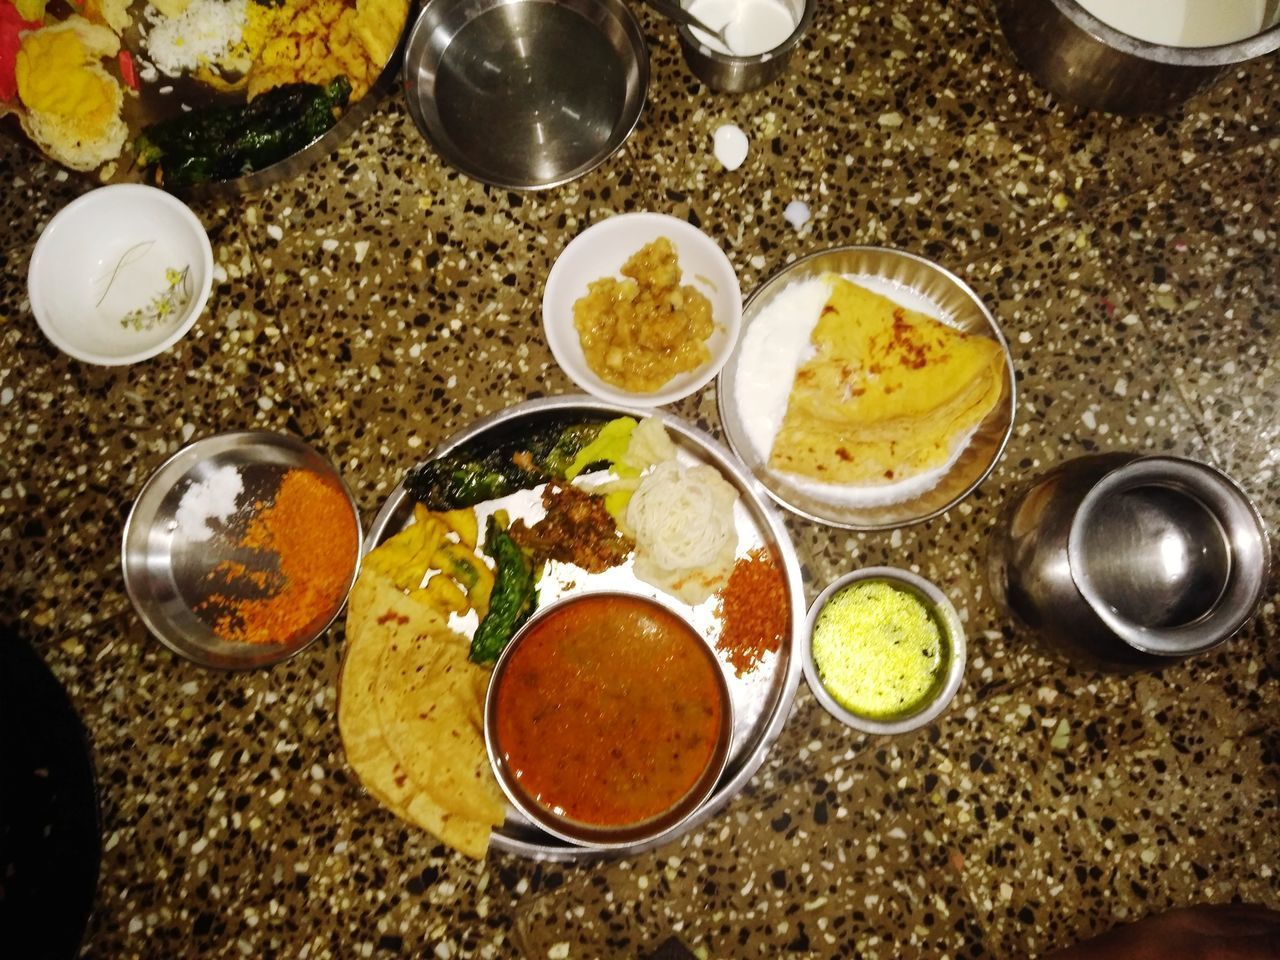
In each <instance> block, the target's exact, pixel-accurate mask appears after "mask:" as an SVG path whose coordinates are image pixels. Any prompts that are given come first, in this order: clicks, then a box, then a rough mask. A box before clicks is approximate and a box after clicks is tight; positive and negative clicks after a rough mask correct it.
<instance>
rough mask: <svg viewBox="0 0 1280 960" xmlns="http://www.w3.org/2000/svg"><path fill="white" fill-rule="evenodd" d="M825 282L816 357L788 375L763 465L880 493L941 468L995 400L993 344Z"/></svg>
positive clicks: (999, 360) (841, 283) (996, 354)
mask: <svg viewBox="0 0 1280 960" xmlns="http://www.w3.org/2000/svg"><path fill="white" fill-rule="evenodd" d="M826 279H827V281H828V283H829V284H830V287H831V295H830V298H829V299H828V300H827V303H826V305H825V306H824V307H823V310H822V315H821V316H820V317H819V319H818V322H817V324H816V326H815V327H814V330H813V333H812V336H811V342H812V344H813V347H814V351H815V352H814V354H813V356H812V357H811V358H809V359H808V360H806V361H805V362H804V363H802V364H801V365H800V367H799V369H798V370H797V371H796V376H795V383H794V385H793V386H792V388H791V394H790V398H789V400H788V404H787V412H786V415H785V416H784V417H783V421H782V426H781V428H780V430H779V431H778V435H777V437H776V438H775V439H774V442H773V447H772V450H771V451H770V456H769V466H770V468H771V469H773V470H778V471H782V472H785V473H792V474H797V475H799V476H801V477H806V478H809V479H813V480H818V481H821V482H823V483H833V484H845V485H856V486H881V485H886V484H892V483H898V482H900V481H902V480H905V479H908V478H910V477H913V476H916V475H917V474H920V473H923V472H926V471H929V470H932V469H936V468H938V467H942V466H944V465H945V464H946V463H947V462H948V461H949V460H950V459H951V458H952V457H953V456H954V454H955V453H956V451H957V450H958V448H959V447H960V446H961V445H962V444H963V443H964V442H966V441H967V439H968V438H969V437H970V436H972V434H973V431H974V430H975V428H977V426H978V425H979V424H980V423H981V422H982V421H983V419H984V418H985V417H986V416H987V414H988V413H990V412H991V410H992V409H993V408H994V407H995V405H996V403H997V402H998V401H999V400H1000V396H1001V394H1002V392H1003V390H1004V361H1003V357H1002V354H1001V350H1000V346H999V344H997V343H996V342H995V341H994V340H991V339H989V338H986V337H982V336H975V335H970V334H966V333H964V332H962V331H960V330H956V329H954V328H952V327H949V326H947V325H946V324H944V323H941V322H939V321H938V320H935V319H934V318H933V317H930V316H927V315H925V314H923V313H919V312H917V311H914V310H910V309H907V308H906V307H904V306H902V305H901V304H898V303H896V302H895V301H893V300H891V299H889V298H888V297H884V296H881V295H880V294H877V293H874V292H872V291H870V290H867V289H865V288H863V287H860V286H858V285H857V284H855V283H853V282H851V281H849V280H847V279H845V278H844V277H838V276H831V277H828V278H826Z"/></svg>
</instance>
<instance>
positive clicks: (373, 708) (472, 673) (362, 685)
mask: <svg viewBox="0 0 1280 960" xmlns="http://www.w3.org/2000/svg"><path fill="white" fill-rule="evenodd" d="M466 656H467V643H466V641H465V640H464V639H463V638H462V637H460V636H458V635H457V634H455V633H454V632H453V631H452V630H450V629H449V627H448V623H447V622H446V621H445V619H444V618H443V617H442V616H441V615H440V614H439V613H438V612H437V611H435V610H434V609H432V608H431V607H429V606H426V605H425V604H423V603H421V602H420V601H417V600H413V599H411V598H410V597H408V596H406V595H405V594H404V593H403V591H401V590H400V589H399V588H398V587H397V586H396V585H395V583H394V581H392V580H391V579H390V578H389V577H387V576H386V575H385V574H382V573H379V572H377V571H375V570H370V569H366V570H363V571H361V574H360V576H359V578H358V579H357V581H356V585H355V587H354V589H353V590H352V592H351V596H350V599H349V601H348V607H347V650H346V658H345V660H344V661H343V667H342V679H341V684H340V688H339V695H338V728H339V730H340V732H341V734H342V743H343V747H344V749H345V750H346V754H347V760H348V762H349V763H350V764H351V767H352V769H353V770H355V772H356V774H357V775H358V776H359V777H360V780H361V782H362V783H364V785H365V787H366V788H367V789H368V790H369V792H370V793H372V794H373V795H374V796H375V797H377V798H378V800H379V801H380V802H382V803H383V804H385V805H386V806H387V807H388V808H389V809H390V810H391V811H392V812H394V813H395V814H396V815H397V816H399V817H401V818H402V819H404V820H406V821H408V822H410V823H413V824H415V825H417V826H420V827H422V828H423V829H425V830H427V831H428V832H430V833H431V834H432V835H434V836H436V837H437V838H439V839H440V840H441V841H442V842H444V843H445V844H447V845H448V846H451V847H453V848H454V849H456V850H459V851H461V852H462V853H465V854H467V855H468V856H471V857H475V858H477V859H479V858H482V857H484V855H485V852H486V850H487V849H488V843H489V835H490V833H491V831H492V828H493V827H494V826H497V825H498V824H500V823H502V821H503V819H504V817H505V806H504V805H503V804H502V802H501V792H500V791H499V789H498V785H497V783H496V781H494V779H493V774H492V772H491V771H490V769H489V764H488V759H487V756H486V754H485V750H484V741H483V736H481V737H480V739H479V744H478V754H477V752H476V749H477V743H476V740H475V738H474V735H473V731H474V729H475V728H476V726H477V724H480V723H481V722H482V719H481V718H482V714H481V709H482V704H483V699H484V690H485V687H486V685H487V683H488V673H487V671H485V670H484V669H483V668H481V667H477V666H475V665H474V664H471V663H469V662H468V661H467V659H466ZM386 661H389V662H391V663H392V664H394V665H395V666H393V667H392V668H391V669H392V670H394V669H397V668H406V669H408V670H409V671H410V672H411V673H412V674H414V676H415V678H419V677H420V678H422V679H420V680H418V681H417V682H414V683H407V682H400V681H397V682H396V683H393V684H384V683H383V669H384V662H386ZM410 687H411V688H412V689H413V690H414V691H415V695H416V696H417V697H419V698H426V697H434V698H437V701H436V703H435V706H434V708H433V709H431V710H430V711H424V712H429V713H430V714H431V716H432V720H431V721H430V722H429V723H412V722H409V723H406V724H397V729H396V733H395V736H396V737H398V738H399V739H398V740H397V742H396V744H395V749H393V747H392V740H391V739H390V737H389V734H388V732H387V730H386V729H385V728H384V726H383V718H384V717H396V716H398V715H399V714H402V713H405V712H406V711H408V710H412V709H421V703H422V700H421V699H420V700H418V701H416V702H417V703H418V706H417V707H415V706H413V705H411V704H409V703H407V702H406V701H405V700H404V699H402V697H403V696H405V695H406V691H407V689H408V688H410ZM454 733H457V734H458V736H454ZM406 756H412V757H415V758H418V757H421V758H429V759H415V761H414V763H413V768H414V770H415V771H416V772H417V774H418V776H420V777H422V778H424V779H421V780H420V779H417V778H415V776H414V775H413V771H411V770H410V769H409V768H408V767H407V766H406V765H405V764H404V763H403V762H402V759H403V758H404V757H406ZM464 776H469V777H470V778H471V779H472V780H484V781H485V782H486V783H487V788H483V787H475V788H474V791H473V793H466V792H464V791H460V790H458V789H456V788H455V786H454V784H455V782H456V781H458V780H459V779H460V778H462V777H464ZM437 781H438V782H437ZM490 790H491V791H492V792H491V793H490V792H488V791H490ZM473 795H474V796H482V797H484V798H485V800H486V802H484V803H479V804H477V805H474V806H473V805H471V802H470V801H471V798H472V796H473ZM495 798H496V799H495ZM488 801H493V802H488Z"/></svg>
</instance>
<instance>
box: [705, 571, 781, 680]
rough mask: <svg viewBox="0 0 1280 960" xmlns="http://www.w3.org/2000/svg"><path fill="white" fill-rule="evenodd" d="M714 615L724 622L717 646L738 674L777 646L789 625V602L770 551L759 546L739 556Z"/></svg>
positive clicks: (721, 592) (751, 666) (779, 572)
mask: <svg viewBox="0 0 1280 960" xmlns="http://www.w3.org/2000/svg"><path fill="white" fill-rule="evenodd" d="M716 616H717V617H719V618H720V620H721V621H722V623H723V626H722V627H721V629H720V637H719V639H717V640H716V649H717V650H719V651H720V652H721V653H723V654H725V656H727V657H728V658H729V662H730V663H731V664H733V668H734V672H735V673H736V674H737V675H738V676H742V675H743V674H744V673H747V672H748V671H750V670H753V669H754V668H755V666H756V664H758V663H759V662H760V660H761V658H762V657H763V656H764V655H765V653H767V652H770V651H773V650H777V649H778V647H779V645H780V644H781V643H782V638H783V637H784V636H785V635H786V633H787V630H788V628H789V626H790V622H791V605H790V603H788V602H787V585H786V582H785V581H784V580H783V578H782V570H781V569H780V568H779V567H778V564H777V561H776V560H775V558H774V556H773V552H772V551H770V550H766V549H765V548H763V547H761V548H757V549H755V550H752V551H750V552H749V553H748V554H747V555H746V556H745V557H739V558H738V562H737V563H735V564H734V566H733V572H732V573H731V574H729V582H728V583H727V584H726V585H725V587H724V589H723V590H721V591H720V602H719V603H718V604H717V605H716Z"/></svg>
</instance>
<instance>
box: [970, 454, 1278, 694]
mask: <svg viewBox="0 0 1280 960" xmlns="http://www.w3.org/2000/svg"><path fill="white" fill-rule="evenodd" d="M990 549H991V553H990V558H989V559H990V572H991V586H992V590H993V592H994V593H995V595H996V598H997V600H998V601H999V602H1001V603H1002V604H1003V605H1004V606H1005V607H1007V608H1008V609H1009V610H1011V611H1012V612H1013V613H1014V614H1015V615H1016V616H1017V617H1018V619H1019V620H1021V621H1022V622H1023V623H1024V624H1026V625H1027V626H1029V627H1030V628H1031V629H1033V630H1034V631H1035V632H1036V633H1038V634H1039V635H1040V636H1041V637H1042V638H1044V639H1045V640H1046V641H1047V642H1049V643H1050V644H1051V645H1052V646H1054V647H1056V648H1057V649H1059V650H1061V651H1062V652H1064V653H1066V654H1067V655H1069V656H1071V657H1072V658H1075V659H1077V660H1080V661H1082V662H1083V663H1085V664H1086V665H1088V666H1093V667H1102V668H1104V669H1107V668H1110V669H1120V670H1123V669H1137V668H1143V667H1146V668H1159V667H1162V666H1165V665H1167V664H1170V663H1174V662H1176V661H1178V660H1181V659H1184V658H1186V657H1190V656H1193V655H1195V654H1198V653H1202V652H1204V651H1206V650H1209V649H1211V648H1212V647H1215V646H1217V645H1218V644H1220V643H1222V642H1223V641H1225V640H1227V639H1228V638H1230V637H1231V636H1232V635H1234V634H1235V633H1236V632H1237V631H1238V630H1239V629H1240V628H1241V627H1242V626H1243V625H1244V624H1245V622H1246V621H1247V620H1248V619H1249V617H1250V616H1251V615H1252V614H1253V611H1254V609H1255V608H1256V607H1257V605H1258V603H1259V601H1260V600H1261V598H1262V594H1263V591H1264V589H1265V587H1266V582H1267V574H1268V568H1269V561H1270V548H1269V546H1268V543H1267V535H1266V530H1265V528H1264V526H1263V523H1262V519H1261V517H1260V516H1259V515H1258V512H1257V510H1256V509H1255V508H1254V506H1253V504H1252V503H1250V501H1249V499H1248V497H1246V496H1245V494H1244V492H1243V491H1241V490H1240V488H1239V487H1238V486H1237V485H1236V484H1235V483H1234V482H1233V481H1232V480H1231V479H1230V478H1229V477H1227V476H1226V475H1225V474H1223V473H1222V472H1221V471H1219V470H1216V469H1214V468H1213V467H1210V466H1207V465H1205V464H1202V463H1197V462H1196V461H1194V460H1187V459H1183V458H1180V457H1164V456H1139V455H1137V454H1133V453H1105V454H1094V455H1091V456H1085V457H1079V458H1077V459H1074V460H1069V461H1067V462H1066V463H1063V464H1061V465H1059V466H1057V467H1055V468H1054V469H1052V470H1050V471H1048V472H1047V473H1045V474H1044V475H1043V476H1042V477H1039V478H1038V479H1036V480H1034V481H1032V482H1031V483H1030V484H1029V485H1028V486H1027V487H1026V488H1025V489H1024V490H1023V491H1022V492H1021V493H1020V494H1019V495H1018V496H1017V497H1015V498H1014V499H1013V501H1012V502H1011V503H1010V505H1009V507H1008V508H1007V511H1006V514H1005V517H1004V519H1003V522H1002V523H1001V524H1000V525H999V526H998V528H997V530H996V533H995V536H994V538H993V540H992V544H991V548H990Z"/></svg>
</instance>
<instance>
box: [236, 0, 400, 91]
mask: <svg viewBox="0 0 1280 960" xmlns="http://www.w3.org/2000/svg"><path fill="white" fill-rule="evenodd" d="M408 15H409V5H408V0H357V2H356V3H354V4H353V3H352V2H351V0H283V2H281V3H280V4H279V5H278V6H272V5H269V4H260V3H250V4H249V6H248V20H247V22H246V24H245V27H244V33H243V37H244V42H245V45H246V47H247V48H248V51H249V56H250V58H251V59H252V61H253V66H252V67H251V68H250V69H249V73H248V92H249V97H250V98H253V97H256V96H257V95H258V94H260V93H263V92H264V91H266V90H270V89H271V88H273V87H278V86H281V85H282V84H286V83H315V84H321V85H323V84H327V83H329V82H330V81H332V80H333V79H334V77H339V76H345V77H346V78H347V79H348V80H349V81H350V82H351V100H352V102H353V103H354V102H355V101H357V100H359V99H360V98H361V97H362V96H364V94H365V93H366V92H367V91H368V89H369V85H370V84H372V83H373V81H374V80H376V79H377V77H378V74H379V73H381V72H382V68H383V67H385V66H386V64H387V62H388V60H390V58H391V54H392V53H393V52H394V50H395V45H396V43H397V42H398V41H399V38H400V33H401V31H403V29H404V25H405V21H406V19H407V18H408Z"/></svg>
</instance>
